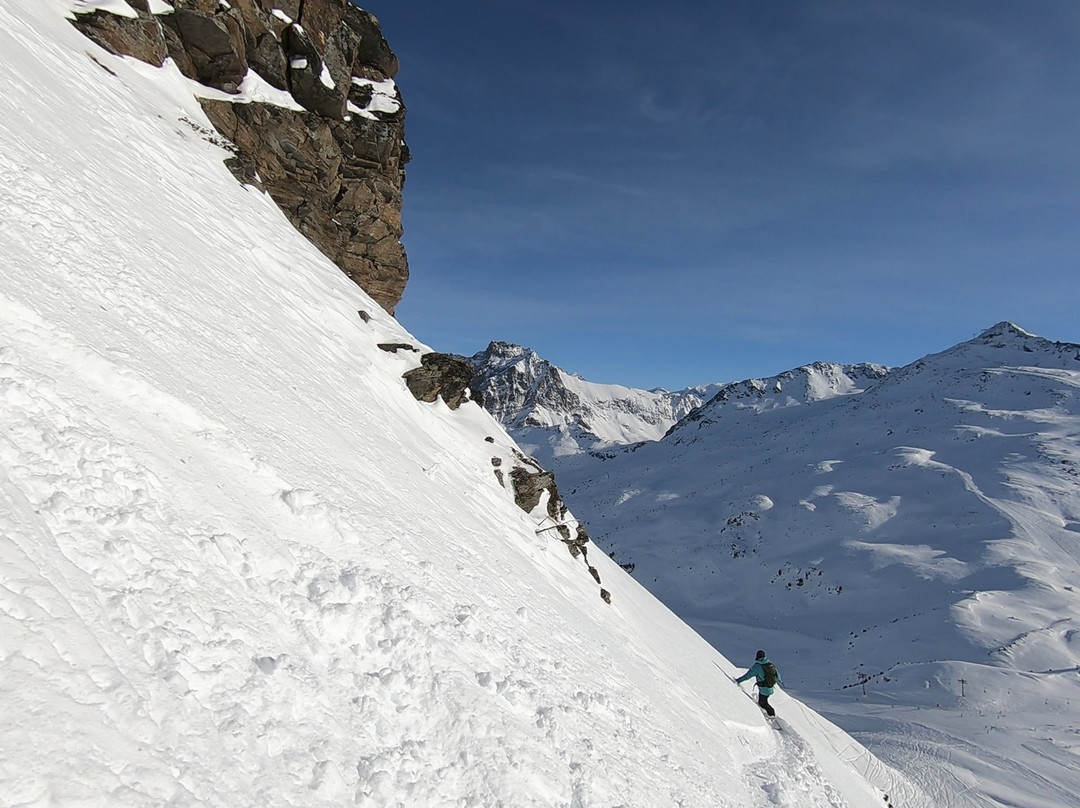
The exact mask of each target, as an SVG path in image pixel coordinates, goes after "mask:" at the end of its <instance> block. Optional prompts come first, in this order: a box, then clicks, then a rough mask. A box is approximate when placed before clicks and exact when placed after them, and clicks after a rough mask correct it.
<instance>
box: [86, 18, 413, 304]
mask: <svg viewBox="0 0 1080 808" xmlns="http://www.w3.org/2000/svg"><path fill="white" fill-rule="evenodd" d="M128 4H129V5H130V6H131V7H132V8H133V9H135V10H136V12H137V14H138V16H137V18H128V17H121V16H118V15H113V14H109V13H107V12H103V11H96V12H94V13H92V14H84V15H79V16H78V17H77V19H76V21H75V24H76V26H77V27H78V28H79V29H80V30H81V31H82V32H83V33H85V34H86V35H87V36H89V37H90V38H91V39H93V40H94V41H95V42H97V43H98V44H99V45H101V46H102V47H104V48H106V49H107V50H109V51H111V52H113V53H118V54H122V55H125V56H134V57H136V58H138V59H142V60H143V61H147V62H150V63H152V64H156V65H161V64H162V63H163V61H164V59H165V56H166V55H168V56H169V57H171V58H172V59H173V61H174V62H175V63H176V65H177V67H179V69H180V70H181V71H182V72H183V73H184V74H185V75H186V76H188V77H189V78H192V79H195V80H196V81H198V82H200V83H202V84H204V85H206V86H208V87H213V88H216V89H218V90H223V91H225V92H227V93H231V94H237V93H239V88H240V85H241V84H242V83H243V81H244V79H245V76H247V75H248V73H249V71H251V72H253V73H255V74H257V75H258V76H260V77H261V78H263V79H264V80H265V81H267V82H268V83H269V84H271V85H273V86H274V87H276V88H278V89H280V90H285V91H287V92H288V93H290V94H291V95H292V97H293V99H294V100H295V101H296V102H297V104H299V105H300V106H301V107H303V110H299V111H298V110H293V109H286V108H285V107H280V106H273V105H269V104H250V103H237V104H233V103H230V102H228V101H211V100H205V99H204V100H203V101H202V105H203V109H204V110H205V111H206V114H207V117H209V119H210V121H211V122H212V123H213V124H214V126H215V127H216V128H217V130H218V131H219V132H220V133H221V134H222V135H224V136H225V137H227V138H228V139H229V140H231V141H232V143H233V144H234V145H235V146H236V150H237V155H236V158H234V161H233V163H232V164H231V167H233V168H234V169H235V168H236V167H237V166H239V167H241V168H242V170H234V173H236V174H237V176H238V177H241V178H242V181H247V182H252V181H253V178H254V177H256V176H257V178H258V179H257V182H254V184H257V185H258V187H260V188H261V189H262V190H265V191H266V192H267V193H269V194H270V196H271V197H272V198H273V199H274V201H275V202H277V204H278V205H279V206H280V207H281V209H282V210H283V211H284V213H285V215H286V216H287V217H288V219H289V221H290V222H292V224H293V226H294V227H296V229H297V230H299V231H300V232H301V233H303V234H304V236H306V237H307V238H308V239H309V240H310V241H311V242H312V243H313V244H315V246H317V247H318V248H319V250H321V251H322V253H323V254H324V255H326V256H327V257H328V258H330V259H331V260H332V261H334V263H336V264H337V265H338V266H339V267H340V268H341V269H342V271H343V272H345V274H346V275H348V276H349V277H350V278H352V280H353V281H355V282H356V283H357V284H358V285H359V286H361V287H362V288H363V289H364V291H366V292H367V293H368V294H369V295H371V296H372V297H373V298H375V300H376V301H378V303H379V304H380V305H381V306H382V307H383V308H384V309H386V310H387V311H389V312H390V313H391V314H393V312H394V307H395V306H396V305H397V304H398V302H399V301H400V300H401V296H402V294H403V293H404V291H405V285H406V283H407V282H408V278H409V268H408V260H407V258H406V256H405V249H404V247H403V246H402V244H401V234H402V227H401V203H402V199H401V189H402V186H403V185H404V182H405V170H404V167H405V164H406V163H407V162H408V159H409V154H408V149H407V147H406V146H405V142H404V136H405V125H404V121H405V107H404V105H403V104H402V103H401V98H400V95H398V93H397V89H396V86H395V85H394V83H393V81H391V79H392V78H393V77H394V75H396V73H397V69H398V61H397V57H396V56H395V55H394V53H393V51H391V50H390V47H389V45H387V43H386V40H385V39H384V38H383V36H382V32H381V31H380V29H379V23H378V20H376V19H375V17H374V16H372V15H371V14H369V13H367V12H366V11H363V10H362V9H360V8H357V7H356V6H354V5H353V4H352V3H350V2H348V0H302V1H301V0H232V2H231V3H229V4H222V3H219V2H218V0H174V2H173V6H174V9H175V10H174V11H173V13H171V14H162V15H158V16H154V15H151V14H150V13H148V4H147V3H146V0H128Z"/></svg>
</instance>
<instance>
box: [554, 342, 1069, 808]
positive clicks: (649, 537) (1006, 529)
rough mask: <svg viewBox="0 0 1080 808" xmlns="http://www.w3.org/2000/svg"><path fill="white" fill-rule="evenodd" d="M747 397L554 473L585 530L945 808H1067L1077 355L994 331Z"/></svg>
mask: <svg viewBox="0 0 1080 808" xmlns="http://www.w3.org/2000/svg"><path fill="white" fill-rule="evenodd" d="M744 390H745V392H746V395H742V396H732V395H723V394H721V395H718V396H716V397H714V399H713V400H712V401H710V402H709V403H708V404H707V405H705V406H704V407H702V408H701V409H699V410H698V411H697V412H695V413H694V414H693V415H692V416H691V417H690V418H688V419H686V420H684V421H683V422H681V423H680V424H679V425H678V426H677V427H676V428H675V429H673V430H672V432H671V433H670V434H669V435H668V436H667V437H666V438H665V439H664V440H663V441H661V442H660V443H658V444H646V445H643V446H640V447H635V450H634V451H632V452H630V451H625V452H622V453H608V454H605V455H603V456H600V457H589V458H584V457H579V458H571V459H569V460H570V461H572V462H570V463H567V464H563V465H562V466H560V467H559V469H558V471H559V481H560V484H561V487H562V491H563V493H564V495H565V496H566V497H567V499H568V501H569V502H570V503H571V504H572V506H573V507H574V508H575V511H576V513H577V514H578V517H579V518H581V519H583V520H584V521H585V522H586V523H587V524H588V526H589V529H590V532H591V534H592V535H593V538H594V539H595V540H596V541H597V542H598V544H600V545H601V546H603V547H605V548H608V549H612V550H613V551H614V553H615V555H616V557H617V558H618V559H619V561H621V562H623V563H624V564H630V563H632V564H634V565H635V567H634V570H635V572H634V574H635V576H636V577H637V578H638V579H639V580H641V581H642V582H644V583H645V584H646V585H647V586H649V588H650V589H651V590H652V591H653V592H654V593H655V594H657V595H658V596H659V597H660V598H661V600H663V601H664V602H665V603H667V604H668V605H670V606H671V607H672V608H673V609H674V610H675V611H676V613H678V614H680V615H681V616H683V617H684V618H686V619H687V620H688V621H689V622H690V623H691V625H693V626H694V627H695V628H697V629H698V630H699V631H700V632H701V633H702V634H703V635H704V636H705V637H706V638H707V639H709V640H710V641H712V642H713V643H714V644H715V645H717V646H718V647H720V648H723V649H725V650H728V649H731V650H734V649H738V648H743V649H752V648H756V647H758V646H764V647H765V648H767V649H769V650H770V654H771V655H772V657H773V658H774V660H776V661H777V662H778V664H779V665H780V667H781V668H782V669H786V673H785V680H786V681H787V684H788V686H789V688H790V689H791V690H793V691H794V692H796V693H798V694H799V695H800V696H801V697H803V698H805V699H806V700H807V701H808V702H809V703H811V704H813V705H814V706H816V707H818V708H820V709H823V711H824V712H825V713H826V714H827V715H830V716H831V717H832V718H833V720H835V721H837V723H839V724H840V725H841V726H843V727H845V728H846V729H848V730H849V731H853V732H854V733H855V734H856V737H859V738H861V739H862V740H863V741H864V742H866V743H867V744H868V745H869V746H870V748H871V749H872V750H874V751H876V752H878V753H879V754H880V755H882V756H884V757H885V758H886V759H887V760H889V761H891V762H893V763H895V764H897V765H899V766H901V767H902V768H903V769H905V770H906V771H907V772H908V773H909V774H911V775H912V776H914V777H916V778H917V779H919V780H920V781H921V782H922V783H923V784H924V786H925V787H926V788H927V789H928V790H931V791H933V792H935V793H938V794H940V795H942V797H941V798H942V799H943V800H944V801H945V802H946V803H947V804H970V805H994V806H1014V805H1023V806H1025V807H1026V808H1035V807H1036V806H1045V807H1046V808H1049V806H1065V805H1077V804H1078V802H1077V798H1076V794H1077V793H1080V775H1078V772H1080V765H1078V763H1080V761H1078V759H1077V753H1076V748H1077V747H1076V725H1077V720H1078V719H1080V676H1078V675H1077V674H1078V673H1080V667H1078V664H1077V663H1078V651H1077V637H1078V636H1080V634H1078V629H1080V625H1078V623H1077V614H1080V595H1078V593H1077V591H1076V585H1077V581H1078V580H1080V445H1078V436H1080V346H1076V345H1069V344H1062V343H1054V342H1050V341H1048V340H1045V339H1041V338H1039V337H1035V336H1032V335H1030V334H1027V333H1025V332H1024V331H1022V330H1021V329H1019V328H1017V327H1016V326H1013V325H1011V324H1008V323H1002V324H999V325H998V326H995V327H994V328H991V329H989V330H988V331H986V332H985V333H983V334H982V335H980V336H979V337H977V338H975V339H973V340H971V341H970V342H967V343H964V344H961V345H958V346H956V347H955V348H952V349H950V350H948V351H945V352H943V353H940V354H937V355H933V356H928V357H926V358H925V359H923V360H920V361H919V362H916V363H914V364H912V365H911V366H908V367H905V368H902V369H899V370H897V371H894V372H892V373H890V374H889V375H888V376H887V377H885V378H884V379H882V380H881V381H880V382H878V383H877V384H876V385H873V386H870V387H869V388H868V389H866V390H865V391H864V392H861V393H857V394H854V395H849V396H845V397H838V398H837V397H834V398H826V399H823V400H818V401H816V402H811V403H807V404H804V405H800V406H784V407H779V408H778V407H776V406H774V403H775V402H774V401H769V400H767V398H766V397H764V394H765V393H767V392H768V390H766V389H762V386H761V385H746V386H744ZM759 394H760V395H759ZM928 761H934V762H935V763H936V764H937V765H930V766H928V765H927V762H928Z"/></svg>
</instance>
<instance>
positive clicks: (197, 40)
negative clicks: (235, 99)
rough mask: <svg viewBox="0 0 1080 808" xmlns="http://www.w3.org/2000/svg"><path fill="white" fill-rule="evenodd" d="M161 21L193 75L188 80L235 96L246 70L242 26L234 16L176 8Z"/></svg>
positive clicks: (236, 16) (232, 14)
mask: <svg viewBox="0 0 1080 808" xmlns="http://www.w3.org/2000/svg"><path fill="white" fill-rule="evenodd" d="M161 20H162V22H163V23H164V24H165V25H167V26H168V27H169V28H171V29H172V30H173V31H175V32H176V37H177V39H176V41H178V42H179V44H180V46H181V47H182V48H183V51H184V55H185V56H187V60H186V63H189V64H190V65H191V66H192V68H194V71H195V75H193V76H191V78H194V79H195V80H196V81H199V82H200V83H202V84H205V85H207V86H208V87H216V88H217V89H219V90H224V91H225V92H229V93H235V92H237V89H238V88H239V86H240V83H241V82H242V81H243V80H244V76H245V75H246V74H247V71H248V66H247V49H246V48H245V47H244V37H243V27H242V22H241V19H240V17H239V15H238V14H237V13H236V12H234V11H232V10H229V11H226V12H223V13H221V14H212V15H208V14H204V13H201V12H199V11H194V10H191V9H186V8H178V9H176V11H174V12H173V13H172V14H164V15H162V17H161ZM179 63H180V62H179V61H178V64H179Z"/></svg>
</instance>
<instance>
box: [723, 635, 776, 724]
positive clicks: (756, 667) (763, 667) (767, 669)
mask: <svg viewBox="0 0 1080 808" xmlns="http://www.w3.org/2000/svg"><path fill="white" fill-rule="evenodd" d="M750 677H754V679H755V680H756V684H757V689H758V691H757V692H758V697H757V703H758V707H760V708H761V709H762V710H764V711H765V713H766V714H767V715H768V716H769V718H775V717H776V710H774V709H773V707H772V705H771V704H769V696H771V695H772V694H773V689H774V685H778V684H780V685H782V684H783V683H784V680H783V679H781V678H780V671H778V670H777V669H776V666H775V665H774V664H772V662H770V661H769V658H768V657H767V656H765V652H764V651H758V652H757V655H756V656H755V657H754V664H753V665H751V666H750V670H748V671H747V672H746V673H744V674H743V675H742V676H740V677H739V678H738V679H736V680H735V682H736V683H738V684H742V683H743V682H745V681H746V680H747V679H749V678H750Z"/></svg>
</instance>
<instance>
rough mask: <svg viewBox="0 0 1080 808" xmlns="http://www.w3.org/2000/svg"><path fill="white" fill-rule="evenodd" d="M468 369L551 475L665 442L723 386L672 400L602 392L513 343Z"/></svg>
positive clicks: (624, 390) (493, 347) (490, 407)
mask: <svg viewBox="0 0 1080 808" xmlns="http://www.w3.org/2000/svg"><path fill="white" fill-rule="evenodd" d="M467 361H468V362H469V364H470V365H472V367H473V370H474V372H475V375H474V377H473V380H472V383H471V384H472V388H473V389H474V390H476V391H477V392H479V393H480V395H481V397H482V400H483V402H484V408H485V409H486V410H487V411H488V412H490V413H491V414H492V415H494V416H495V417H496V418H497V419H498V420H499V422H500V423H502V424H503V425H504V426H505V427H507V428H508V429H509V430H511V431H512V433H513V435H514V438H515V440H517V442H518V444H519V445H520V446H521V447H522V448H523V449H525V450H526V451H528V452H529V453H530V454H531V455H532V456H533V457H534V458H535V459H536V460H537V461H538V462H539V463H540V464H541V465H543V466H545V467H551V466H552V465H554V464H555V462H556V461H555V459H556V458H559V457H564V456H566V455H573V454H578V453H581V452H587V451H595V450H600V449H606V448H608V447H611V446H618V445H624V444H629V443H636V442H639V441H650V440H658V439H659V438H661V437H663V435H664V433H665V432H667V430H668V429H670V428H671V427H672V426H674V425H675V423H676V422H678V420H679V419H680V418H682V417H683V416H685V415H687V414H689V413H690V412H691V411H692V410H694V409H695V408H696V407H699V406H700V405H701V404H703V403H704V402H705V401H706V400H708V399H709V398H710V397H711V396H712V395H714V394H715V393H716V392H717V391H718V390H719V389H720V388H721V386H722V385H720V384H706V385H702V386H699V387H691V388H687V389H685V390H680V391H678V392H674V393H671V392H668V391H666V390H659V389H657V390H636V389H634V388H631V387H624V386H621V385H617V384H599V383H596V382H590V381H586V380H585V379H583V378H582V377H581V376H579V375H577V374H574V373H569V372H567V371H565V370H563V369H561V368H559V367H556V366H555V365H553V364H551V363H550V362H548V361H547V360H545V359H542V358H541V357H540V356H539V355H538V354H537V353H536V352H535V351H533V350H532V349H530V348H523V347H521V346H520V345H512V344H510V343H507V342H492V343H490V344H489V345H488V347H487V348H486V349H484V350H483V351H480V352H478V353H476V354H473V355H472V356H471V357H468V358H467Z"/></svg>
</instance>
